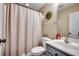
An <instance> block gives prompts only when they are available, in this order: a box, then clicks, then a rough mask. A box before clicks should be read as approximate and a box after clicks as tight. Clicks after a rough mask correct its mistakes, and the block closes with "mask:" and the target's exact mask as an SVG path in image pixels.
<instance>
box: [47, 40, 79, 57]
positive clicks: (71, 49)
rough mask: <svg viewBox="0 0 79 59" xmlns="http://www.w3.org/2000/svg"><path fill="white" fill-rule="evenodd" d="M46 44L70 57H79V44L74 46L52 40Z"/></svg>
mask: <svg viewBox="0 0 79 59" xmlns="http://www.w3.org/2000/svg"><path fill="white" fill-rule="evenodd" d="M46 43H47V44H49V45H50V46H52V47H55V48H57V49H59V50H60V51H63V52H65V53H68V54H70V55H74V56H79V44H78V45H75V46H73V45H70V44H68V43H65V42H63V40H51V41H46Z"/></svg>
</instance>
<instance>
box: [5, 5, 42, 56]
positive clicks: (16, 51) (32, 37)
mask: <svg viewBox="0 0 79 59" xmlns="http://www.w3.org/2000/svg"><path fill="white" fill-rule="evenodd" d="M4 7H5V10H4V11H5V15H4V17H5V18H4V24H5V26H4V29H5V30H4V33H5V34H4V37H5V38H6V40H7V41H6V46H5V47H6V48H5V51H4V52H5V53H4V55H6V56H17V55H22V54H23V53H28V52H30V50H31V49H32V48H33V47H36V46H38V45H39V42H40V41H41V38H42V13H40V12H38V11H34V10H32V9H29V8H25V7H23V6H20V5H17V4H6V5H4Z"/></svg>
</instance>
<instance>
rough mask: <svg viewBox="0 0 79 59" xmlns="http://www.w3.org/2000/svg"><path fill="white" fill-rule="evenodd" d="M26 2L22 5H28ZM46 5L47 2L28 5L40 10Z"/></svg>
mask: <svg viewBox="0 0 79 59" xmlns="http://www.w3.org/2000/svg"><path fill="white" fill-rule="evenodd" d="M26 4H27V3H24V4H22V5H25V6H27V5H26ZM44 5H45V3H28V6H27V7H29V8H32V9H34V10H38V11H39V10H40V9H41V8H42V7H43V6H44Z"/></svg>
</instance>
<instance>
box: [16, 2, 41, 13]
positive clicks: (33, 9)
mask: <svg viewBox="0 0 79 59" xmlns="http://www.w3.org/2000/svg"><path fill="white" fill-rule="evenodd" d="M15 4H17V5H20V6H22V7H25V8H29V7H27V6H24V5H22V4H19V3H15ZM29 9H32V8H29ZM32 10H35V9H32ZM35 11H38V10H35ZM38 12H40V11H38Z"/></svg>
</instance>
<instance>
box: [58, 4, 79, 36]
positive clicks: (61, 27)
mask: <svg viewBox="0 0 79 59" xmlns="http://www.w3.org/2000/svg"><path fill="white" fill-rule="evenodd" d="M77 11H79V4H77V5H74V6H71V7H69V8H67V9H65V10H63V11H62V12H60V13H58V21H59V22H58V31H59V32H61V35H62V36H68V33H69V14H70V13H73V12H77Z"/></svg>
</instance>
